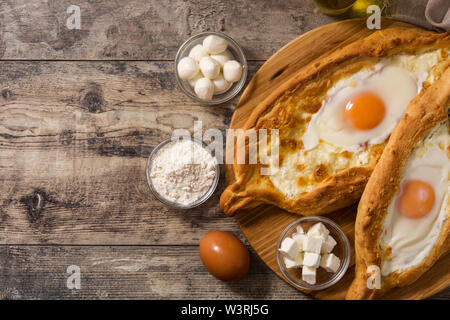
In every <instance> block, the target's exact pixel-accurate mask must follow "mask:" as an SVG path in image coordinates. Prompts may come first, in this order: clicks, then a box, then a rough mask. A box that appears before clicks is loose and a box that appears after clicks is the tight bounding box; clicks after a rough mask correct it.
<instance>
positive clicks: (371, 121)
mask: <svg viewBox="0 0 450 320" xmlns="http://www.w3.org/2000/svg"><path fill="white" fill-rule="evenodd" d="M385 113H386V106H385V105H384V102H383V100H381V99H380V98H379V97H378V96H377V95H376V94H374V93H371V92H365V93H361V94H359V95H357V96H355V97H353V98H352V99H350V101H349V102H348V103H347V105H346V107H345V111H344V117H345V120H346V121H347V122H348V123H349V124H350V125H351V126H352V127H354V128H355V129H358V130H370V129H373V128H375V127H376V126H377V125H379V124H380V122H381V121H383V119H384V115H385Z"/></svg>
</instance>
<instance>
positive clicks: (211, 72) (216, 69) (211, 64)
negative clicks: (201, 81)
mask: <svg viewBox="0 0 450 320" xmlns="http://www.w3.org/2000/svg"><path fill="white" fill-rule="evenodd" d="M200 70H201V71H202V73H203V75H204V76H205V78H208V79H214V78H216V77H217V76H218V75H219V73H220V64H219V63H218V62H217V61H216V60H214V59H212V58H210V57H203V58H201V59H200Z"/></svg>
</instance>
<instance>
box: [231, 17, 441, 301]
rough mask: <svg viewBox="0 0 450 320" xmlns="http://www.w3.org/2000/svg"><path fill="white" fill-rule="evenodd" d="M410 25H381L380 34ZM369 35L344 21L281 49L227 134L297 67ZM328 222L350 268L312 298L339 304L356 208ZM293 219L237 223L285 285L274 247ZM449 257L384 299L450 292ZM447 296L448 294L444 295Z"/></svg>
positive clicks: (276, 213) (277, 214)
mask: <svg viewBox="0 0 450 320" xmlns="http://www.w3.org/2000/svg"><path fill="white" fill-rule="evenodd" d="M393 26H406V27H408V26H409V25H406V24H403V23H399V22H393V21H389V20H385V21H384V22H383V28H389V27H393ZM371 32H372V31H370V30H368V29H367V28H366V27H365V21H364V20H346V21H341V22H336V23H333V24H330V25H326V26H323V27H320V28H317V29H315V30H313V31H310V32H308V33H306V34H304V35H302V36H300V37H299V38H297V39H295V40H294V41H292V42H290V43H289V44H287V45H286V46H285V47H283V48H281V49H280V51H278V52H277V53H276V54H275V55H274V56H272V57H271V58H270V59H269V60H268V61H267V62H266V63H265V64H264V65H263V66H262V67H261V68H260V69H259V71H258V72H257V73H256V74H255V76H254V77H253V79H252V80H251V81H250V83H249V85H248V87H247V89H246V90H245V91H244V93H243V94H242V96H241V98H240V100H239V103H238V106H237V108H236V111H235V113H234V114H233V117H232V120H231V124H230V128H241V127H242V126H243V125H244V123H245V121H246V119H247V118H248V116H249V115H250V114H251V112H252V110H253V108H254V107H255V106H256V105H257V104H258V103H259V102H261V101H262V100H263V99H264V98H265V97H267V95H268V94H269V93H270V92H271V91H270V88H276V87H277V86H279V85H280V84H281V83H283V82H284V81H286V79H289V77H291V76H292V75H293V74H294V73H296V72H297V71H298V70H299V69H300V68H301V67H303V66H305V65H307V64H308V63H314V61H315V60H314V59H313V58H312V57H317V58H319V57H321V56H322V55H324V54H329V53H330V52H332V51H334V50H336V49H337V48H340V47H342V46H344V45H346V44H349V43H351V42H353V41H355V40H358V39H362V38H364V37H366V36H368V35H369V34H370V33H371ZM228 141H233V140H231V139H230V140H228ZM233 179H234V177H233V171H232V168H231V166H227V183H231V182H232V181H233ZM327 217H329V218H331V219H332V220H334V221H335V222H336V223H338V224H339V225H340V226H341V227H342V229H343V231H344V232H345V233H346V234H347V236H348V238H349V240H350V243H351V244H352V248H351V251H352V258H351V262H350V266H351V268H350V269H349V270H348V271H347V273H346V275H345V276H344V278H343V279H342V280H341V281H340V282H338V283H337V284H336V285H334V286H332V287H330V288H328V289H325V290H322V291H317V292H312V293H311V294H312V295H313V296H314V297H316V298H319V299H344V298H345V294H346V292H347V289H348V287H349V285H350V283H351V282H352V280H353V277H354V267H353V265H354V260H355V257H354V245H353V244H354V221H355V217H356V206H352V207H350V208H345V209H342V210H339V211H337V212H333V213H331V214H328V215H327ZM298 218H299V216H298V215H296V214H292V213H288V212H285V211H283V210H281V209H279V208H276V207H272V206H259V207H257V208H256V209H251V210H249V211H246V212H240V213H238V214H237V215H236V219H237V220H238V222H239V225H240V227H241V229H242V231H243V232H244V235H245V236H246V238H247V240H248V242H249V243H250V245H251V246H252V247H253V249H254V250H255V251H256V253H257V254H258V255H259V256H260V257H261V259H262V260H263V261H264V262H265V263H266V264H267V265H268V266H269V267H270V268H271V269H272V270H273V271H274V272H275V273H277V274H278V276H280V277H281V278H282V279H284V276H283V275H282V274H281V272H280V270H279V268H278V265H277V262H276V244H277V240H278V237H279V235H280V234H281V232H282V231H283V229H284V228H285V227H286V226H287V225H288V224H290V223H291V222H293V221H295V220H296V219H298ZM449 266H450V254H447V255H446V256H444V257H442V258H441V259H440V260H439V261H438V262H437V263H436V264H435V265H434V266H433V268H431V269H430V270H429V271H428V272H426V273H425V274H424V275H423V276H422V277H421V278H420V279H419V280H418V281H416V282H415V283H414V284H412V285H411V286H409V287H407V288H401V289H394V290H393V291H391V292H390V293H389V294H388V295H386V296H384V298H386V299H424V298H427V297H429V296H430V295H433V294H435V293H438V292H440V291H442V290H444V289H446V288H448V287H449V286H450V273H449V272H448V270H449ZM448 291H449V290H447V292H448Z"/></svg>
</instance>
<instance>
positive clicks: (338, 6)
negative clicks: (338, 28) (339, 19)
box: [314, 0, 356, 16]
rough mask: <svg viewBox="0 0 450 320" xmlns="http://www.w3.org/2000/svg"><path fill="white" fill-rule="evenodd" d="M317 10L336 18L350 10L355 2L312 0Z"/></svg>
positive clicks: (351, 0)
mask: <svg viewBox="0 0 450 320" xmlns="http://www.w3.org/2000/svg"><path fill="white" fill-rule="evenodd" d="M314 2H315V3H316V4H317V7H318V8H319V10H320V11H321V12H323V13H325V14H327V15H330V16H338V15H341V14H343V13H344V12H346V11H347V10H348V9H350V8H351V7H352V6H353V4H354V3H355V2H356V0H314Z"/></svg>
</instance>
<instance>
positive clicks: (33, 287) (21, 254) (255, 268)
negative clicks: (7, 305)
mask: <svg viewBox="0 0 450 320" xmlns="http://www.w3.org/2000/svg"><path fill="white" fill-rule="evenodd" d="M251 259H252V260H251V268H250V272H249V274H248V275H247V276H246V277H245V278H244V279H242V280H241V281H239V282H235V283H224V282H221V281H219V280H217V279H215V278H214V277H212V276H211V275H210V274H209V273H208V272H207V271H206V269H205V268H204V267H203V265H202V263H201V261H200V258H199V256H198V248H197V247H196V246H180V247H178V246H154V247H153V246H151V247H146V246H144V247H139V246H120V247H103V246H93V247H92V246H81V247H76V246H75V247H72V246H69V247H65V246H62V247H61V246H25V247H17V246H1V247H0V283H1V285H0V299H1V298H7V299H118V298H127V299H275V298H277V299H309V297H308V296H306V295H303V294H302V293H300V292H298V291H297V290H295V289H294V288H292V287H290V286H289V285H288V284H286V283H285V282H284V281H282V280H281V279H279V278H278V277H277V276H276V275H275V274H274V273H273V272H272V271H270V269H269V268H267V267H266V266H265V265H264V263H263V262H262V261H261V260H260V259H259V258H257V257H256V256H255V254H254V253H253V254H252V257H251ZM70 265H77V266H79V267H80V269H81V289H79V290H76V289H74V290H70V289H67V287H66V281H67V278H68V276H69V274H67V267H68V266H70Z"/></svg>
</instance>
